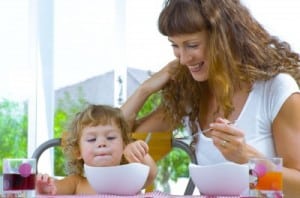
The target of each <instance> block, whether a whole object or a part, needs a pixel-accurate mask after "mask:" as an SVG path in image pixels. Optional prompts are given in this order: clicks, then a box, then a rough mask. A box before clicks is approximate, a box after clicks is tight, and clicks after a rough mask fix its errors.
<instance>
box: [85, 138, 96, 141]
mask: <svg viewBox="0 0 300 198" xmlns="http://www.w3.org/2000/svg"><path fill="white" fill-rule="evenodd" d="M87 141H88V142H95V141H96V138H89V139H87Z"/></svg>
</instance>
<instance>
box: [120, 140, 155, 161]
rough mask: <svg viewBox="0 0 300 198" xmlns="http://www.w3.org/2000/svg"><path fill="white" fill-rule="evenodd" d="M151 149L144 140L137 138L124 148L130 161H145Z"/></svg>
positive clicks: (125, 154)
mask: <svg viewBox="0 0 300 198" xmlns="http://www.w3.org/2000/svg"><path fill="white" fill-rule="evenodd" d="M148 151H149V147H148V145H147V144H146V142H144V141H143V140H136V141H135V142H131V143H129V144H128V145H127V146H126V147H125V149H124V156H125V158H126V159H127V161H128V162H129V163H132V162H140V163H144V162H145V156H146V154H147V153H148Z"/></svg>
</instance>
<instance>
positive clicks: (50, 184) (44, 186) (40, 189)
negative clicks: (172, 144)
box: [36, 174, 57, 195]
mask: <svg viewBox="0 0 300 198" xmlns="http://www.w3.org/2000/svg"><path fill="white" fill-rule="evenodd" d="M36 191H37V194H47V195H55V194H56V191H57V189H56V186H55V182H54V179H53V178H52V177H50V176H49V175H47V174H37V176H36Z"/></svg>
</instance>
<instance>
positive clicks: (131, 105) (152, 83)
mask: <svg viewBox="0 0 300 198" xmlns="http://www.w3.org/2000/svg"><path fill="white" fill-rule="evenodd" d="M177 66H178V61H177V59H176V60H174V61H171V62H170V63H168V64H167V65H166V66H165V67H164V68H162V69H161V70H160V71H158V72H157V73H155V74H154V75H153V76H151V77H150V78H149V79H147V80H146V81H145V82H143V84H141V86H140V87H139V88H138V89H137V90H136V91H135V92H134V93H133V94H132V95H131V96H130V97H129V98H128V99H127V101H126V102H125V103H124V104H123V105H122V107H121V110H122V112H123V114H124V116H125V118H126V120H127V122H128V124H129V126H130V128H131V129H132V131H142V130H145V127H141V126H142V125H144V124H146V123H147V121H148V119H150V120H151V121H150V123H151V124H155V123H156V122H158V121H159V118H161V114H162V113H163V112H158V113H153V114H151V115H149V116H147V117H145V118H143V119H142V120H140V121H138V122H136V117H137V114H138V112H139V111H140V109H141V108H142V107H143V105H144V103H145V102H146V100H147V99H148V97H149V96H150V95H151V94H153V93H155V92H157V91H159V90H161V89H162V88H163V87H164V86H165V84H166V83H167V82H169V81H170V80H171V79H172V77H173V74H174V71H175V70H176V68H177ZM158 125H160V123H158ZM139 127H141V128H139ZM148 127H149V124H147V127H146V129H147V130H145V131H149V130H150V131H153V130H151V127H150V128H148ZM159 129H160V128H159ZM159 131H161V130H159Z"/></svg>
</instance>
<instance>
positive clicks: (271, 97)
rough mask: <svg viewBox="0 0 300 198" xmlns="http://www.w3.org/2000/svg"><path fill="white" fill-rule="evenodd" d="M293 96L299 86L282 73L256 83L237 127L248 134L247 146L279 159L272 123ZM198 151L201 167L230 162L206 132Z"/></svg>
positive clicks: (199, 142) (197, 146) (197, 147)
mask: <svg viewBox="0 0 300 198" xmlns="http://www.w3.org/2000/svg"><path fill="white" fill-rule="evenodd" d="M293 93H299V87H298V85H297V83H296V81H295V80H294V78H292V77H291V76H290V75H289V74H285V73H281V74H278V75H277V76H276V77H274V78H272V79H270V80H268V81H259V82H256V83H255V84H254V86H253V88H252V90H251V92H250V93H249V96H248V98H247V100H246V103H245V105H244V107H243V109H242V111H241V113H240V115H239V117H238V119H237V120H236V121H235V125H236V127H238V128H239V129H241V130H242V131H243V132H244V133H245V140H246V142H247V144H249V145H251V146H253V147H254V148H256V149H257V150H258V151H260V152H261V153H262V154H264V155H265V156H267V157H273V156H276V153H275V148H274V143H273V136H272V128H271V127H272V126H271V125H272V122H273V120H274V119H275V118H276V115H277V114H278V112H279V110H280V108H281V107H282V105H283V103H284V102H285V101H286V100H287V98H288V97H289V96H291V95H292V94H293ZM199 128H200V127H199ZM199 130H200V129H199ZM282 133H284V131H282ZM195 151H196V156H197V162H198V164H201V165H209V164H216V163H220V162H224V161H227V160H226V159H225V158H224V157H223V155H222V154H221V152H220V151H219V150H218V149H217V148H216V147H215V146H214V144H213V143H212V140H211V139H210V138H208V137H206V136H204V135H203V134H202V133H199V137H198V143H197V145H196V147H195Z"/></svg>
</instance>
